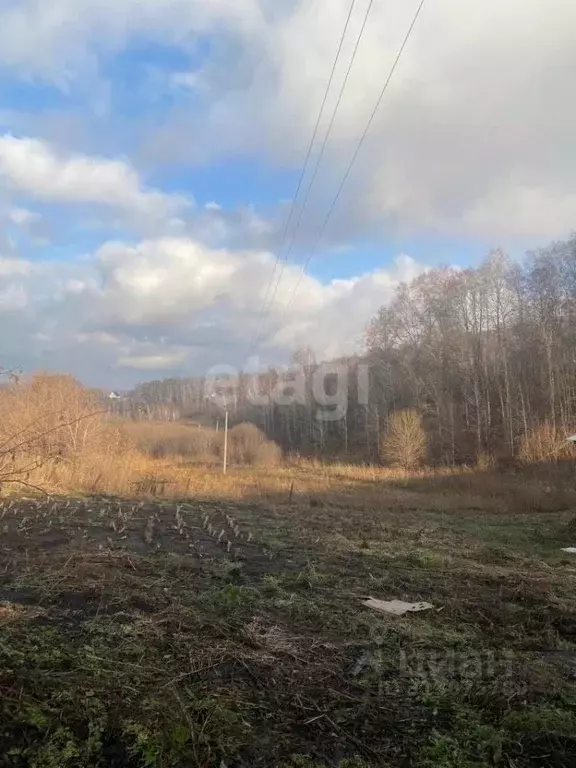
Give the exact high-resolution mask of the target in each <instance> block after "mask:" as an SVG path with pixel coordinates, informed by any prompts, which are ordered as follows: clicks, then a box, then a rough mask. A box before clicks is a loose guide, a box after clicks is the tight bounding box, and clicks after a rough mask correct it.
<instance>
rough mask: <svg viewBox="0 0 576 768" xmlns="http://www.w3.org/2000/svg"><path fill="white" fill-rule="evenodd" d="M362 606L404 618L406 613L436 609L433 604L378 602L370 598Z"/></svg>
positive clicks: (397, 601)
mask: <svg viewBox="0 0 576 768" xmlns="http://www.w3.org/2000/svg"><path fill="white" fill-rule="evenodd" d="M362 605H365V606H366V608H373V609H374V610H375V611H380V613H390V614H392V615H393V616H404V614H405V613H417V612H418V611H429V610H430V609H432V608H434V606H433V605H432V604H431V603H405V602H404V601H403V600H376V598H374V597H369V598H368V600H364V601H363V602H362Z"/></svg>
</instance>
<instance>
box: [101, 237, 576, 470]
mask: <svg viewBox="0 0 576 768" xmlns="http://www.w3.org/2000/svg"><path fill="white" fill-rule="evenodd" d="M367 320H368V324H367V330H366V339H365V350H364V352H363V353H362V354H360V355H358V356H355V357H353V358H347V359H343V360H339V361H336V362H337V363H338V364H339V365H340V366H341V367H342V366H345V367H346V369H347V371H348V372H349V376H348V388H347V395H346V397H347V407H346V408H344V409H342V415H341V417H340V418H338V419H336V420H331V419H325V418H323V417H322V415H323V413H325V412H326V408H325V406H323V405H322V404H320V403H318V402H317V401H316V400H315V398H314V397H312V395H311V391H312V380H313V377H314V375H315V374H317V372H318V370H319V368H320V367H321V366H322V364H321V363H317V362H316V361H315V359H314V357H313V355H312V353H311V352H310V351H309V350H301V351H300V352H299V353H297V354H296V355H295V357H294V366H293V368H292V370H291V372H289V373H288V374H285V373H284V374H283V373H282V372H280V371H275V370H268V371H266V372H265V373H258V374H253V373H242V374H240V375H239V376H238V377H237V379H236V380H235V382H234V383H233V397H232V399H231V404H230V410H231V417H232V418H233V419H234V420H236V421H251V422H253V423H255V424H256V425H257V426H259V427H260V428H261V429H263V430H264V431H265V432H266V434H267V435H268V437H269V438H271V439H273V440H275V441H276V442H278V443H279V444H281V445H282V446H283V447H284V448H285V449H286V450H290V451H293V452H300V453H302V454H312V455H325V454H326V455H328V454H330V455H334V454H339V455H344V454H347V455H354V456H357V457H359V458H366V459H372V458H375V457H376V456H377V455H378V454H379V453H380V441H381V436H382V434H383V433H384V432H385V431H386V428H387V425H388V422H389V419H390V415H391V414H392V413H393V412H395V411H399V410H405V409H414V410H415V411H417V412H418V413H419V414H421V416H422V420H423V424H424V427H425V430H426V433H427V437H428V444H429V453H430V458H431V460H433V461H434V462H436V463H440V464H455V463H460V462H469V461H473V460H476V459H477V458H478V457H479V456H480V455H483V454H488V455H491V456H494V457H497V458H501V459H506V458H513V457H515V456H516V455H517V453H518V450H519V443H520V440H521V439H522V437H523V436H525V435H527V434H529V433H530V432H531V431H533V430H534V429H536V428H537V427H538V425H542V424H546V425H547V426H548V427H549V428H550V429H551V430H553V431H557V432H559V433H560V432H561V433H563V434H565V435H566V434H569V433H570V432H571V431H572V430H576V348H575V343H574V332H575V331H576V236H572V237H571V238H569V239H568V240H566V241H563V242H556V243H552V244H551V245H549V246H548V247H546V248H542V249H540V250H538V251H536V252H532V253H529V254H527V255H526V257H525V258H524V259H522V260H521V261H519V262H517V261H513V260H512V259H510V258H509V257H508V256H507V255H506V254H505V253H503V252H502V251H500V250H497V251H494V252H493V253H491V254H490V255H489V256H488V257H487V258H486V259H485V260H484V262H483V263H481V264H480V265H479V266H478V267H475V268H468V269H456V268H450V267H442V268H437V269H432V270H430V271H428V272H426V273H425V274H423V275H421V276H420V277H418V278H416V279H415V280H413V281H412V282H410V283H406V284H403V285H401V286H400V287H399V288H398V290H397V292H396V295H395V297H394V299H393V300H392V302H391V303H390V304H388V305H387V306H383V307H382V308H381V309H380V310H379V312H378V313H377V315H376V316H375V317H374V318H372V319H371V320H369V319H368V318H367ZM360 369H362V372H361V373H360ZM295 371H298V372H299V375H300V376H303V377H304V382H305V384H304V387H305V390H306V393H307V394H308V393H309V394H310V397H305V398H304V399H302V398H301V399H300V400H299V401H297V402H291V403H288V404H286V403H285V402H278V399H277V398H274V397H273V396H272V393H273V392H274V391H276V392H277V391H278V387H279V382H287V384H288V385H290V381H292V380H293V377H294V375H295V374H294V372H295ZM366 371H367V373H366ZM330 375H331V374H327V379H329V378H330ZM366 376H367V387H368V396H367V397H366V396H365V393H362V394H363V396H360V395H361V393H359V391H358V387H359V381H361V380H363V379H362V377H364V379H365V378H366ZM291 377H292V378H291ZM206 385H207V382H206V380H205V379H203V378H201V377H196V378H188V379H170V380H165V381H155V382H148V383H146V384H142V385H140V386H139V387H137V388H135V390H134V391H133V392H131V393H130V395H129V396H128V397H127V398H126V399H124V400H122V401H121V402H119V403H115V404H114V405H113V406H112V407H114V408H115V409H116V410H118V411H120V412H123V413H124V415H131V416H132V417H134V418H151V419H158V418H160V419H182V418H187V419H192V420H194V419H196V420H198V421H200V422H203V421H207V422H209V423H211V424H212V425H213V424H214V423H215V422H216V421H217V420H219V419H221V417H222V413H221V409H220V408H219V407H218V406H217V405H215V404H214V403H213V402H212V400H211V399H210V398H209V397H207V396H206V391H207V389H206ZM334 386H337V383H336V384H335V385H334ZM329 388H330V383H329V382H328V384H327V389H328V390H329ZM255 389H257V391H258V392H259V393H264V395H266V393H269V395H270V396H269V397H268V399H266V396H264V401H263V402H262V398H260V401H259V403H258V404H257V405H254V402H253V398H251V397H250V394H251V393H252V392H253V391H254V390H255Z"/></svg>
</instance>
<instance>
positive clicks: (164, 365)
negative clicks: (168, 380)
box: [117, 350, 187, 373]
mask: <svg viewBox="0 0 576 768" xmlns="http://www.w3.org/2000/svg"><path fill="white" fill-rule="evenodd" d="M186 357H187V352H186V350H180V351H175V352H165V353H164V354H152V355H130V356H127V357H120V358H119V359H118V363H117V365H118V367H119V368H132V369H133V370H135V371H155V372H156V373H158V372H162V371H171V370H174V368H178V367H179V366H180V365H181V364H182V363H184V361H185V360H186Z"/></svg>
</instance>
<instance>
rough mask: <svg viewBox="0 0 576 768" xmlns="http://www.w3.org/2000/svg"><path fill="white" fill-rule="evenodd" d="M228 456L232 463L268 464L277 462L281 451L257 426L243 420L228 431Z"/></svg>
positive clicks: (246, 464)
mask: <svg viewBox="0 0 576 768" xmlns="http://www.w3.org/2000/svg"><path fill="white" fill-rule="evenodd" d="M228 458H229V460H230V462H231V463H232V464H241V465H244V466H252V465H269V466H270V465H274V464H278V463H279V461H280V459H281V458H282V451H281V450H280V448H279V447H278V446H277V445H276V443H274V442H272V441H270V440H268V439H267V437H266V435H265V434H264V433H263V432H262V431H261V430H259V429H258V427H256V426H255V425H254V424H250V423H249V422H244V423H242V424H239V425H238V426H237V427H234V428H233V429H231V430H230V431H229V433H228Z"/></svg>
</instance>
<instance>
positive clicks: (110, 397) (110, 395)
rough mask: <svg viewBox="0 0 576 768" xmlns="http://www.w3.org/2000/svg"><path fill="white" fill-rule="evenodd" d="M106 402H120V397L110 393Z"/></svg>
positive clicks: (115, 393)
mask: <svg viewBox="0 0 576 768" xmlns="http://www.w3.org/2000/svg"><path fill="white" fill-rule="evenodd" d="M108 400H120V395H119V394H118V393H117V392H110V394H109V395H108Z"/></svg>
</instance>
